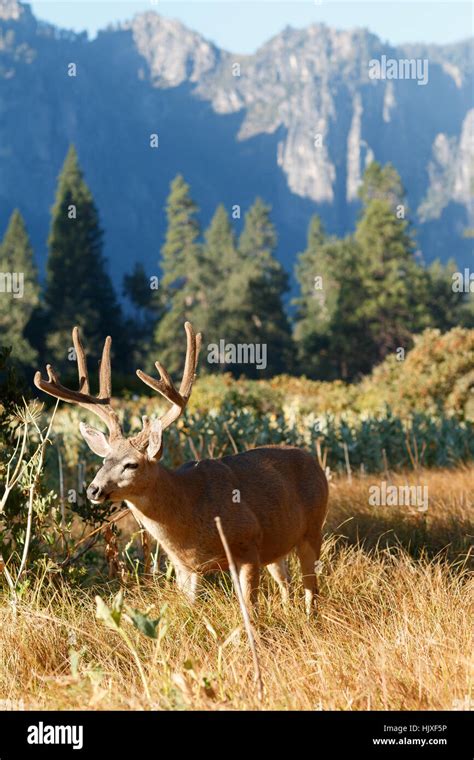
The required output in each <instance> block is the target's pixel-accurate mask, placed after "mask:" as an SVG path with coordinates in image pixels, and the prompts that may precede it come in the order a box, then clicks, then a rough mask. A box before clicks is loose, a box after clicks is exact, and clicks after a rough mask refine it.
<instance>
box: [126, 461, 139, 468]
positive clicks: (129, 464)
mask: <svg viewBox="0 0 474 760" xmlns="http://www.w3.org/2000/svg"><path fill="white" fill-rule="evenodd" d="M137 467H138V464H137V463H136V462H125V464H124V466H123V469H124V470H136V469H137Z"/></svg>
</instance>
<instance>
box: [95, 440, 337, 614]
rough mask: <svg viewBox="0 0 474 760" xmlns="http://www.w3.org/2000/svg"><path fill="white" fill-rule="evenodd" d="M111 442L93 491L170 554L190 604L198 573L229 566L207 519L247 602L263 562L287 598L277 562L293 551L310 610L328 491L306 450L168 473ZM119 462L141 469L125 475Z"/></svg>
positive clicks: (266, 451) (249, 455) (265, 452)
mask: <svg viewBox="0 0 474 760" xmlns="http://www.w3.org/2000/svg"><path fill="white" fill-rule="evenodd" d="M109 445H110V453H109V454H108V455H107V457H106V458H105V461H104V466H103V467H102V468H101V469H100V470H99V472H98V473H97V475H96V477H95V478H94V480H93V482H92V484H91V488H92V489H97V488H98V489H99V493H100V495H101V496H100V499H99V500H103V499H105V498H110V499H112V500H116V501H119V500H125V501H126V502H127V503H128V505H129V507H130V509H131V510H132V512H133V513H134V514H135V516H136V517H137V519H138V520H139V522H140V523H142V524H143V526H144V527H145V528H146V529H147V530H148V532H149V533H150V534H151V535H152V536H153V537H154V538H155V539H156V540H157V541H159V542H160V544H161V545H162V546H163V548H164V549H165V551H166V553H167V554H168V555H169V557H170V559H171V560H172V562H173V565H174V566H175V568H176V573H177V580H178V583H179V585H180V587H181V588H183V589H184V590H185V591H186V592H187V594H188V596H189V597H190V598H194V596H195V592H196V587H197V577H196V576H197V575H199V574H204V573H206V572H209V571H212V570H216V569H219V568H220V569H226V568H227V562H226V559H225V554H224V551H223V547H222V544H221V541H220V538H219V534H218V532H217V528H216V525H215V522H214V519H215V517H217V516H219V517H220V518H221V521H222V526H223V529H224V532H225V534H226V537H227V540H228V543H229V546H230V549H231V552H232V555H233V557H234V559H235V561H236V564H237V566H238V568H239V572H240V578H241V582H242V585H243V590H244V595H245V597H246V599H247V601H248V602H255V600H256V595H257V590H258V580H259V569H260V566H261V565H269V566H270V572H271V574H272V576H273V577H274V578H275V580H277V582H278V583H279V585H280V586H281V587H282V593H283V596H284V597H285V598H286V597H287V588H286V587H287V573H286V571H285V566H284V563H283V562H282V560H284V558H285V557H286V555H287V554H288V553H289V552H290V551H291V550H292V549H293V548H296V550H297V553H298V556H299V558H300V562H301V567H302V572H303V583H304V587H305V590H306V606H307V609H308V611H310V609H311V607H312V605H313V603H314V597H315V594H316V593H317V582H316V575H315V572H314V564H315V562H316V561H317V560H319V555H320V550H321V531H322V526H323V523H324V520H325V517H326V512H327V498H328V486H327V481H326V477H325V475H324V472H323V471H322V469H321V467H320V466H319V464H318V463H317V462H316V460H315V459H314V458H313V457H312V456H311V455H310V454H309V453H308V452H305V451H302V450H301V449H297V448H294V447H291V446H284V447H272V446H268V447H262V448H257V449H253V450H250V451H246V452H243V453H241V454H236V455H234V456H227V457H223V458H222V459H206V460H203V461H200V462H188V463H187V464H185V465H183V466H182V467H180V468H179V469H177V470H174V471H170V470H168V469H166V468H165V467H164V466H163V465H162V464H160V463H159V462H156V461H150V460H149V458H148V457H147V455H146V454H144V453H140V452H139V451H137V450H136V449H135V448H134V447H133V446H132V445H131V444H130V443H129V442H128V441H126V440H123V439H122V440H119V441H117V442H112V443H111V444H109ZM125 461H126V462H132V463H134V464H138V467H137V468H136V469H132V470H127V469H126V470H125V471H122V465H123V463H124V462H125Z"/></svg>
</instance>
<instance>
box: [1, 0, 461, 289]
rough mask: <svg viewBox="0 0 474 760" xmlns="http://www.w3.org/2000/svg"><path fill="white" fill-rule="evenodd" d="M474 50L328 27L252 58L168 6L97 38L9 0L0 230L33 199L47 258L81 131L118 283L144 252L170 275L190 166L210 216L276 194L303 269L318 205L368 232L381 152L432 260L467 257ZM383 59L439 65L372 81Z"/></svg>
mask: <svg viewBox="0 0 474 760" xmlns="http://www.w3.org/2000/svg"><path fill="white" fill-rule="evenodd" d="M472 53H473V42H472V40H470V41H466V42H461V43H459V44H457V45H450V46H443V47H440V46H410V47H407V48H405V49H403V50H402V49H395V48H391V47H390V46H388V45H387V44H384V43H382V42H381V41H380V40H379V39H378V38H377V37H376V36H375V35H373V34H371V33H369V32H368V31H367V30H362V29H354V30H350V31H337V30H334V29H330V28H328V27H326V26H324V25H314V26H311V27H308V28H307V29H303V30H295V29H291V28H287V29H285V30H283V31H282V32H281V33H280V34H278V35H277V36H276V37H274V38H272V39H271V40H269V41H268V42H267V43H266V44H265V45H263V46H262V47H261V48H260V49H259V50H258V51H257V52H256V53H255V54H254V55H252V56H240V55H234V54H232V53H229V52H227V51H223V50H219V49H218V48H217V47H216V46H215V45H213V44H212V43H210V42H208V41H207V40H205V39H204V38H203V37H201V36H200V35H199V34H196V33H195V32H192V31H190V30H189V29H187V28H186V27H184V26H183V25H182V24H181V23H179V22H178V21H173V20H169V19H164V18H161V17H160V16H159V15H158V14H156V13H154V12H147V13H144V14H140V15H138V16H136V17H135V18H134V19H133V20H131V21H130V22H128V23H126V24H123V25H120V26H116V27H111V28H109V29H107V30H104V31H103V32H101V33H100V34H99V35H98V37H97V38H96V39H95V40H92V41H90V40H88V39H87V36H86V35H85V34H82V35H78V34H74V33H71V32H67V31H62V30H58V29H55V28H54V27H52V26H50V25H47V24H44V23H41V22H39V21H37V20H36V19H35V18H34V16H33V15H32V13H31V11H30V9H29V6H26V5H22V4H20V3H19V2H17V1H16V0H0V114H1V119H0V225H1V227H0V229H2V228H4V227H5V224H6V221H7V218H8V216H9V215H10V213H11V211H12V209H13V208H14V207H15V206H18V207H19V208H20V209H21V211H22V213H23V214H24V216H25V218H26V221H27V224H28V227H29V230H30V232H31V235H32V239H33V243H34V245H35V249H36V251H37V253H38V256H39V259H40V261H44V257H45V240H46V236H47V230H48V223H49V215H48V214H49V208H50V206H51V204H52V201H53V197H54V188H55V180H56V176H57V174H58V171H59V169H60V167H61V164H62V161H63V159H64V156H65V153H66V150H67V147H68V144H69V143H70V142H74V143H75V144H76V147H77V149H78V152H79V157H80V160H81V163H82V165H83V167H84V170H85V173H86V177H87V180H88V182H89V184H90V185H91V188H92V190H93V193H94V195H95V197H96V200H97V203H98V206H99V209H100V212H101V218H102V221H103V226H104V229H105V232H106V236H105V240H106V250H107V253H108V256H109V259H110V262H111V267H112V274H113V276H114V279H115V280H116V281H119V280H120V279H121V277H122V275H123V272H124V271H127V270H129V269H130V268H131V266H132V264H133V262H134V261H135V260H137V259H141V260H142V261H144V263H145V264H146V266H147V267H148V268H149V269H151V268H152V267H153V268H156V266H157V262H158V259H159V249H160V245H161V242H162V235H163V231H164V223H165V220H164V212H163V206H164V202H165V199H166V195H167V192H168V186H169V182H170V181H171V179H172V178H173V177H174V176H175V175H176V174H177V173H178V172H181V173H183V174H184V176H185V177H186V179H187V180H188V181H189V182H190V184H191V187H192V191H193V195H194V197H195V199H196V201H197V202H198V204H199V206H200V207H201V209H202V222H203V224H207V222H208V220H209V217H210V215H211V214H212V212H213V210H214V208H215V206H216V205H217V203H219V202H220V201H223V202H224V203H225V205H226V206H227V207H228V208H230V207H231V206H233V205H235V204H238V205H239V206H241V208H242V213H243V212H244V211H245V209H246V208H247V207H248V205H249V204H250V203H251V202H252V201H253V199H254V198H255V196H256V195H261V196H262V197H263V198H265V199H266V200H267V201H269V202H270V203H271V204H272V206H273V218H274V220H275V222H276V224H277V228H278V231H279V238H280V245H279V255H280V257H281V259H282V261H283V262H284V263H285V265H286V266H287V267H288V268H291V266H292V263H293V261H294V257H295V255H296V253H297V252H298V251H299V250H301V249H302V247H303V246H304V241H305V235H306V229H307V225H308V221H309V217H310V215H311V214H312V213H319V214H320V215H321V216H322V218H323V220H324V222H325V224H326V227H327V228H328V230H329V231H331V232H336V233H338V234H342V233H345V232H348V231H350V230H351V229H352V228H353V225H354V222H355V219H356V215H357V211H358V202H357V190H358V186H359V183H360V180H361V176H362V174H363V171H364V168H365V166H366V165H367V163H368V162H370V161H371V160H372V159H373V158H375V159H376V160H378V161H381V162H382V163H385V162H387V161H391V162H392V163H393V164H394V165H395V166H396V168H397V169H398V171H399V172H400V174H401V177H402V180H403V183H404V185H405V188H406V190H407V194H408V202H409V206H410V209H411V213H412V216H413V217H414V222H415V225H416V226H417V227H418V229H419V234H418V243H419V245H420V248H421V249H422V251H423V254H424V256H425V259H426V260H431V259H433V258H435V257H436V256H439V257H441V258H442V259H444V260H447V259H448V258H449V257H451V256H454V257H455V258H457V260H458V263H459V264H460V265H468V264H469V263H470V262H471V260H472V253H471V248H470V241H469V240H468V239H467V238H466V237H464V236H463V233H464V231H465V229H466V228H467V227H469V226H474V219H473V215H474V209H473V203H472V168H473V156H474V145H473V140H474V138H473V134H474V110H473V103H472V84H473V81H472V80H473V72H472V70H471V68H470V61H471V60H472ZM383 56H385V57H386V58H387V59H393V60H395V61H400V60H402V59H411V58H415V59H420V60H422V59H423V60H424V59H426V60H427V61H428V74H429V76H428V82H427V83H426V84H425V85H420V84H419V83H418V82H417V81H416V79H406V78H403V75H402V76H400V75H399V76H397V77H396V78H388V77H387V78H385V79H374V78H372V77H371V74H370V70H371V64H370V62H371V61H373V60H377V61H380V60H381V59H382V57H383ZM71 63H74V64H75V68H76V76H70V75H69V73H70V66H69V64H71ZM68 67H69V68H68ZM400 71H402V69H401V67H400ZM153 134H156V135H158V145H159V147H158V148H157V149H156V148H152V147H151V146H150V135H153ZM236 224H239V223H238V222H237V223H236Z"/></svg>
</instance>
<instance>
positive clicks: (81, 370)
mask: <svg viewBox="0 0 474 760" xmlns="http://www.w3.org/2000/svg"><path fill="white" fill-rule="evenodd" d="M72 344H73V346H74V350H75V352H76V361H77V372H78V375H79V390H80V391H84V393H90V388H89V373H88V371H87V359H86V354H85V351H84V346H83V345H82V341H81V336H80V335H79V328H78V327H77V325H76V326H75V327H73V328H72Z"/></svg>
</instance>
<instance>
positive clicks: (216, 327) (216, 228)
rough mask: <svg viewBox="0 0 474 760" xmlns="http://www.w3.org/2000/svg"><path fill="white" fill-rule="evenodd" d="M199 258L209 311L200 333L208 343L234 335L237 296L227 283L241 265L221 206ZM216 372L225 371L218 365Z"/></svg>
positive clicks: (232, 234)
mask: <svg viewBox="0 0 474 760" xmlns="http://www.w3.org/2000/svg"><path fill="white" fill-rule="evenodd" d="M204 237H205V242H204V252H203V258H204V261H205V272H206V280H207V288H208V292H209V299H208V302H209V309H208V312H207V315H206V324H205V326H204V325H203V330H204V332H205V334H206V339H207V340H208V341H209V342H215V341H217V340H218V339H219V338H220V337H224V338H225V336H229V340H230V337H231V336H233V335H234V334H235V321H236V317H237V315H236V310H238V308H239V293H238V292H235V291H234V292H231V288H230V283H231V280H232V278H233V277H234V275H235V273H236V272H238V270H239V268H240V265H241V257H240V255H239V252H238V249H237V242H236V239H235V233H234V231H233V229H232V225H231V223H230V220H229V216H228V214H227V212H226V210H225V207H224V206H223V205H222V204H220V205H219V206H218V207H217V208H216V210H215V212H214V215H213V217H212V219H211V222H210V224H209V227H208V228H207V230H206V232H205V236H204ZM218 366H219V369H225V367H224V366H222V365H218Z"/></svg>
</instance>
